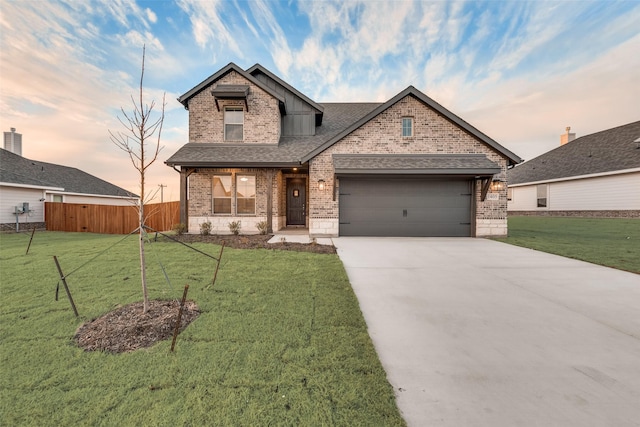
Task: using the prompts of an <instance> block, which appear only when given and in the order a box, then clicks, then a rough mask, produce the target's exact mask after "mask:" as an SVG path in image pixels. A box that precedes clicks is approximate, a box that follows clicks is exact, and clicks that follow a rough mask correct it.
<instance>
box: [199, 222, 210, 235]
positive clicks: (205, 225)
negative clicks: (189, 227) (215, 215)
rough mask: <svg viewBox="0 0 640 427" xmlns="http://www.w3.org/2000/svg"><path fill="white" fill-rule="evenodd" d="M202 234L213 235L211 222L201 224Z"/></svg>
mask: <svg viewBox="0 0 640 427" xmlns="http://www.w3.org/2000/svg"><path fill="white" fill-rule="evenodd" d="M200 234H202V235H203V236H208V235H209V234H211V221H206V222H203V223H201V224H200Z"/></svg>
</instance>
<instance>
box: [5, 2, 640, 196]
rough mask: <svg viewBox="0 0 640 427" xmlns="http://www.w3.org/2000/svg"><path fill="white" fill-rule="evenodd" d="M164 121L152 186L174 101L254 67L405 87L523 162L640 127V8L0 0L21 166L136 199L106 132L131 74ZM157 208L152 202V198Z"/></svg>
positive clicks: (160, 172)
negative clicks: (231, 70)
mask: <svg viewBox="0 0 640 427" xmlns="http://www.w3.org/2000/svg"><path fill="white" fill-rule="evenodd" d="M143 44H146V46H147V63H146V74H145V95H146V96H147V99H149V100H156V102H157V103H160V102H161V99H162V95H163V93H164V92H166V100H167V106H166V119H165V124H164V132H163V135H162V145H163V146H164V149H163V151H162V152H161V155H160V159H159V161H158V162H157V164H156V165H154V166H153V167H152V168H151V170H150V171H149V173H148V177H147V180H148V183H149V187H148V188H149V189H155V188H158V185H159V184H164V185H166V186H167V187H166V188H165V189H164V197H165V201H166V200H177V199H178V198H179V179H178V177H179V175H178V173H176V172H175V171H174V170H172V169H171V168H169V167H168V166H166V165H164V163H163V162H164V161H165V160H166V159H167V158H168V157H169V156H171V155H172V154H173V153H174V152H175V151H177V150H178V148H180V147H181V146H182V145H183V144H185V143H187V142H188V112H187V111H186V110H185V109H184V108H183V107H182V105H181V104H180V103H179V102H178V101H177V100H176V98H177V97H178V96H180V95H181V94H183V93H185V92H187V91H188V90H189V89H191V88H192V87H194V86H196V85H197V84H198V83H200V82H201V81H203V80H204V79H206V78H207V77H208V76H210V75H211V74H213V73H215V72H216V71H218V70H219V69H220V68H222V67H224V66H225V65H226V64H228V63H229V62H235V63H236V64H237V65H239V66H240V67H242V68H245V69H246V68H248V67H250V66H252V65H254V64H255V63H260V64H262V65H263V66H265V67H266V68H268V69H269V70H271V71H272V72H274V73H275V74H276V75H278V76H280V77H281V78H282V79H284V80H285V81H287V82H289V83H290V84H291V85H292V86H294V87H295V88H297V89H298V90H300V91H301V92H302V93H304V94H306V95H307V96H309V97H310V98H311V99H313V100H315V101H317V102H330V101H333V102H340V101H345V102H357V101H363V102H364V101H379V102H383V101H386V100H388V99H389V98H391V97H392V96H394V95H395V94H397V93H398V92H400V91H402V90H403V89H405V88H406V87H407V86H409V85H413V86H415V87H416V88H418V89H419V90H421V91H422V92H424V93H425V94H427V95H428V96H430V97H431V98H433V99H435V100H436V101H438V102H439V103H441V104H442V105H444V106H445V107H446V108H448V109H450V110H451V111H452V112H454V113H455V114H457V115H459V116H460V117H462V118H463V119H465V120H466V121H468V122H470V123H471V124H472V125H474V126H475V127H477V128H478V129H480V130H481V131H483V132H484V133H486V134H488V135H489V136H491V137H492V138H493V139H495V140H496V141H498V142H499V143H500V144H502V145H504V146H505V147H507V148H508V149H510V150H511V151H513V152H515V153H516V154H518V155H519V156H520V157H522V158H524V159H531V158H533V157H535V156H537V155H539V154H542V153H543V152H546V151H548V150H550V149H552V148H554V147H556V146H557V145H558V144H559V139H560V136H559V135H560V134H561V133H563V132H564V129H565V127H566V126H571V129H572V132H575V133H576V134H577V136H578V137H580V136H583V135H587V134H590V133H593V132H597V131H600V130H604V129H608V128H611V127H615V126H619V125H623V124H626V123H629V122H632V121H636V120H640V77H639V76H640V71H639V70H640V1H626V2H624V1H623V2H617V1H595V2H590V1H508V2H507V1H484V2H481V1H468V2H448V1H426V2H425V1H401V0H398V1H349V0H346V1H345V0H336V1H333V0H323V1H275V2H272V1H266V0H256V1H239V0H220V1H196V0H179V1H138V2H133V1H124V0H99V1H76V2H62V1H8V0H0V90H1V92H0V111H1V114H0V127H1V128H2V130H3V131H9V129H10V128H11V127H15V128H17V132H18V133H21V134H22V135H23V137H22V141H23V155H24V156H25V157H27V158H31V159H35V160H40V161H45V162H51V163H57V164H62V165H66V166H73V167H77V168H80V169H82V170H84V171H85V172H88V173H91V174H93V175H96V176H98V177H100V178H102V179H105V180H107V181H110V182H112V183H114V184H116V185H119V186H121V187H123V188H126V189H128V190H131V191H133V192H136V193H137V192H139V189H138V187H137V186H138V184H137V176H136V172H135V170H134V169H133V168H132V167H131V165H130V163H129V160H128V157H127V156H126V154H125V153H124V152H122V151H120V150H119V149H118V148H117V147H116V146H115V145H114V144H113V143H112V142H111V141H110V139H109V130H112V131H120V130H122V129H123V128H122V125H121V124H120V123H119V122H118V115H119V114H120V115H121V113H120V111H119V110H120V107H123V108H124V109H125V110H126V111H130V110H131V101H130V96H131V95H133V94H135V93H136V91H137V86H138V84H139V78H140V62H141V54H142V45H143ZM157 201H159V199H158V200H157Z"/></svg>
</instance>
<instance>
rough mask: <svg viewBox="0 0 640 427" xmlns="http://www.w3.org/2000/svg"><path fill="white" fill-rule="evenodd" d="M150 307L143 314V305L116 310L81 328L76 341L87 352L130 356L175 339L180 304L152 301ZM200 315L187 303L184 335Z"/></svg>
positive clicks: (181, 327) (183, 325) (184, 317)
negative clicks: (106, 352) (128, 354)
mask: <svg viewBox="0 0 640 427" xmlns="http://www.w3.org/2000/svg"><path fill="white" fill-rule="evenodd" d="M149 305H150V309H149V311H147V312H146V313H143V311H142V302H136V303H133V304H129V305H125V306H124V307H120V308H118V309H116V310H113V311H111V312H109V313H107V314H105V315H103V316H101V317H98V318H97V319H94V320H92V321H90V322H87V323H85V324H83V325H82V326H80V328H78V330H77V332H76V335H75V336H74V339H75V340H76V342H77V343H78V346H80V347H82V348H84V349H85V350H86V351H108V352H111V353H126V352H130V351H134V350H137V349H140V348H145V347H151V346H152V345H153V344H155V343H156V342H158V341H162V340H166V339H170V338H172V337H173V331H174V329H175V326H176V321H177V319H178V311H179V309H180V302H179V301H149ZM199 314H200V311H199V310H198V306H197V305H196V303H195V302H193V301H187V302H186V303H185V306H184V309H183V311H182V318H181V321H180V332H182V331H183V330H184V329H185V328H186V327H187V326H188V325H189V323H191V322H193V321H194V320H195V319H196V318H197V317H198V315H199Z"/></svg>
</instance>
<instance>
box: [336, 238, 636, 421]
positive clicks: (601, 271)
mask: <svg viewBox="0 0 640 427" xmlns="http://www.w3.org/2000/svg"><path fill="white" fill-rule="evenodd" d="M333 241H334V244H335V245H336V247H337V248H338V255H339V256H340V258H341V260H342V261H343V263H344V265H345V267H346V270H347V274H348V276H349V280H350V281H351V284H352V286H353V289H354V291H355V293H356V295H357V297H358V300H359V301H360V307H361V309H362V311H363V313H364V317H365V320H366V322H367V325H368V327H369V332H370V335H371V338H372V339H373V343H374V345H375V347H376V350H377V352H378V355H379V356H380V360H381V361H382V364H383V366H384V368H385V370H386V372H387V377H388V379H389V382H390V383H391V385H392V386H393V388H394V390H395V393H396V396H397V402H398V406H399V408H400V410H401V412H402V414H403V416H404V417H405V419H406V421H407V423H408V424H409V426H456V427H457V426H492V427H494V426H640V276H639V275H636V274H632V273H626V272H622V271H618V270H614V269H610V268H605V267H600V266H596V265H593V264H589V263H585V262H580V261H576V260H571V259H568V258H563V257H559V256H555V255H550V254H546V253H543V252H537V251H533V250H529V249H524V248H519V247H515V246H511V245H507V244H504V243H499V242H495V241H491V240H485V239H466V238H462V239H460V238H356V237H340V238H335V239H333Z"/></svg>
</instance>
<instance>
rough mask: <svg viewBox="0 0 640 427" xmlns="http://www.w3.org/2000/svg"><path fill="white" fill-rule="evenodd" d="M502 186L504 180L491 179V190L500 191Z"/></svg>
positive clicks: (503, 185)
mask: <svg viewBox="0 0 640 427" xmlns="http://www.w3.org/2000/svg"><path fill="white" fill-rule="evenodd" d="M504 187H505V182H504V180H502V179H500V178H494V179H493V181H491V191H500V190H503V189H504Z"/></svg>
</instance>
